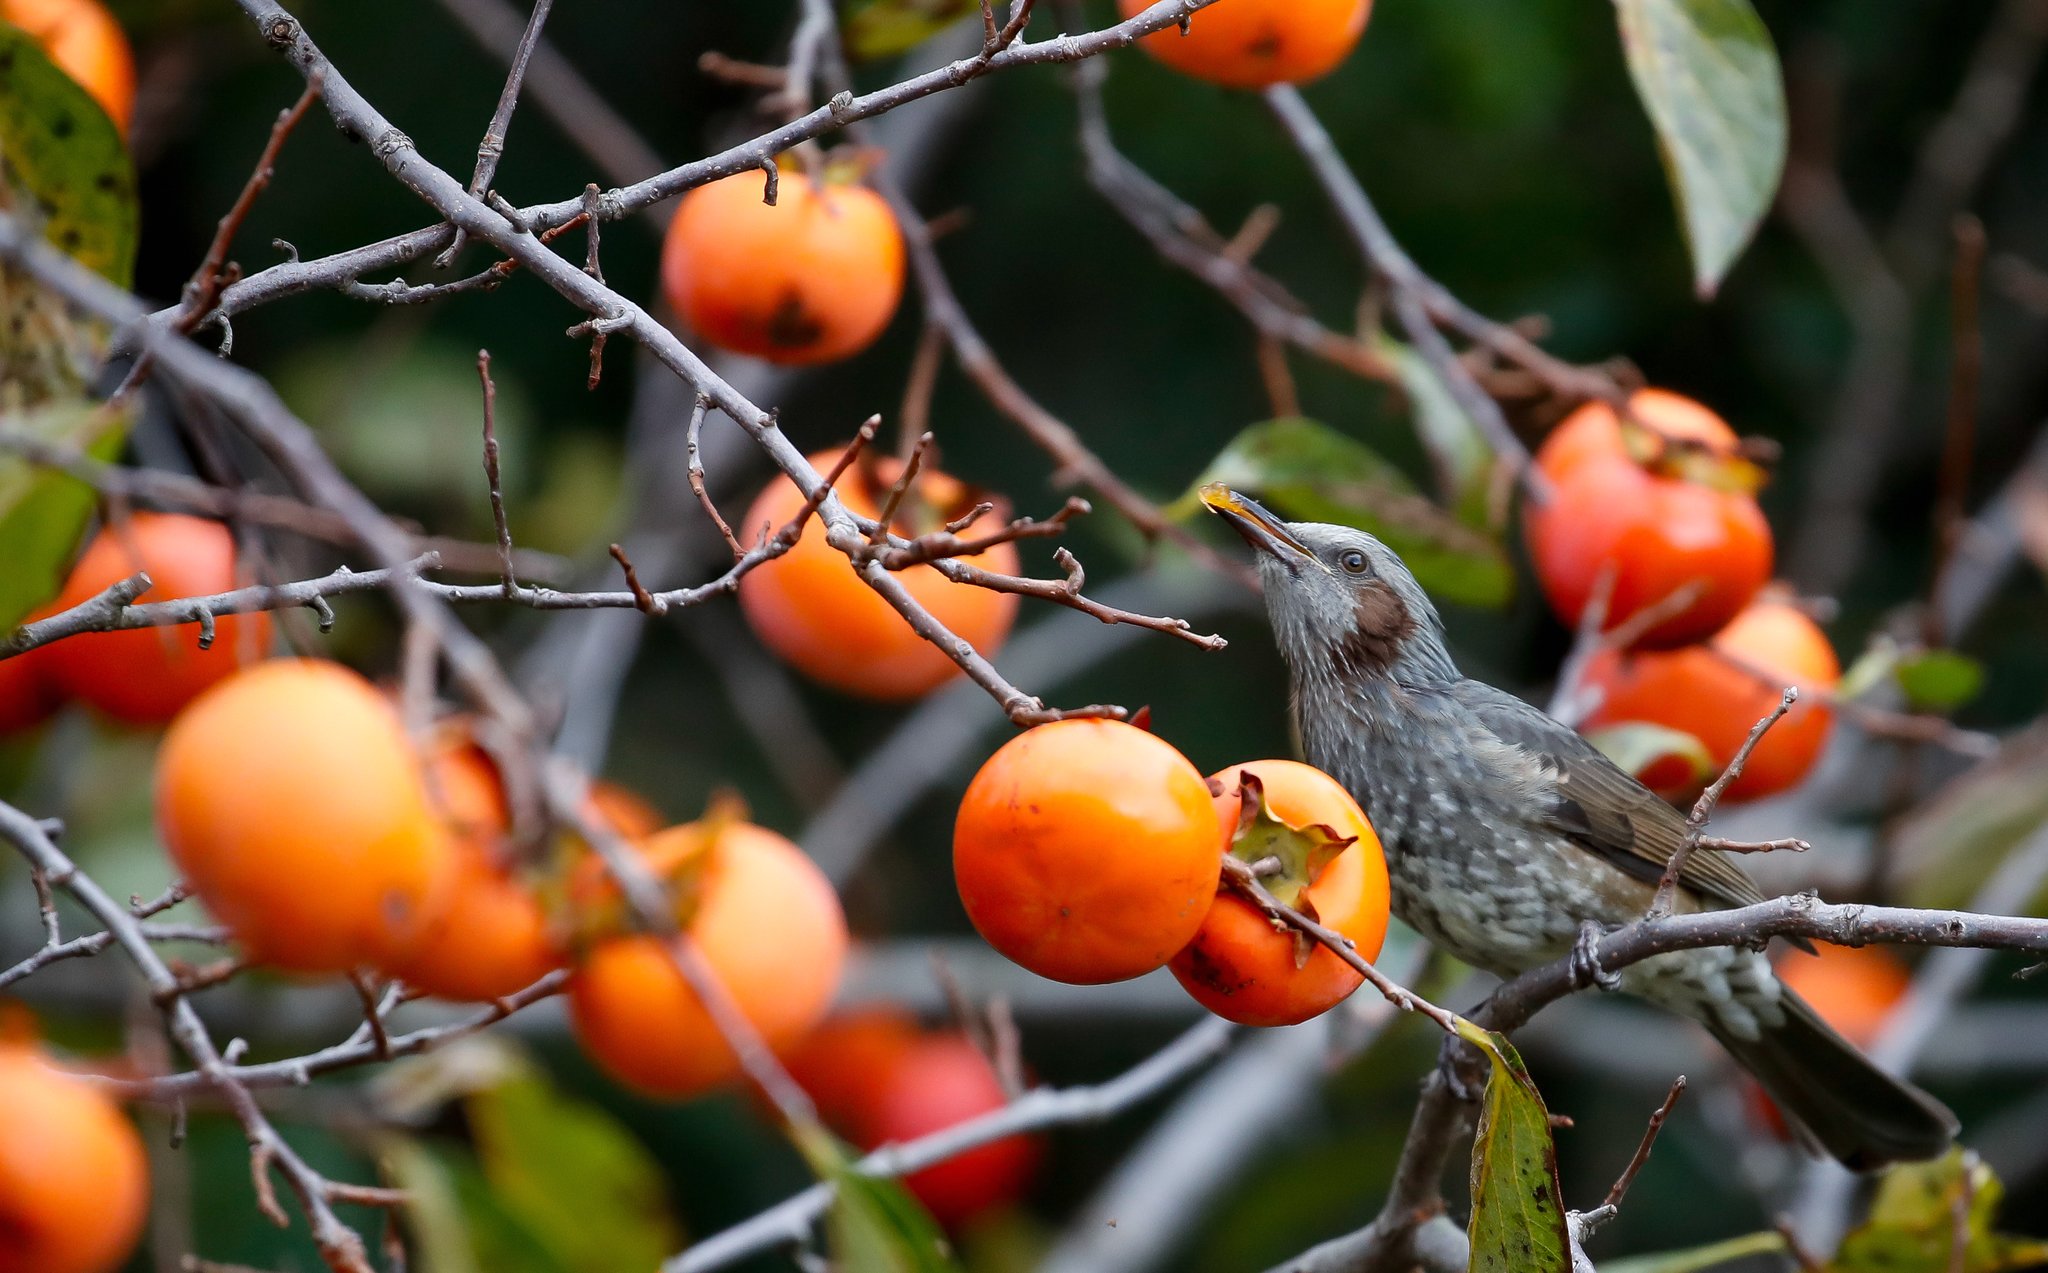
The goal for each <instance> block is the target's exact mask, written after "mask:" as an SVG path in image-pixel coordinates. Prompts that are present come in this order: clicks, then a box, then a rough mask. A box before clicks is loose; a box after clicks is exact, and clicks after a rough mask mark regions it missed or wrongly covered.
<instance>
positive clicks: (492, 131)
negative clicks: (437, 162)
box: [434, 0, 555, 270]
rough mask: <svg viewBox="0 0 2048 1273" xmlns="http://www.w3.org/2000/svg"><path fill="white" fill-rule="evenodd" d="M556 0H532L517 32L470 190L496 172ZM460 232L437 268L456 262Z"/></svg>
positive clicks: (481, 188)
mask: <svg viewBox="0 0 2048 1273" xmlns="http://www.w3.org/2000/svg"><path fill="white" fill-rule="evenodd" d="M554 3H555V0H533V12H532V14H531V15H529V16H528V17H527V19H526V30H525V31H524V32H522V33H521V34H520V36H519V46H518V48H516V49H515V50H513V53H512V66H511V69H510V71H509V72H508V73H507V74H506V76H505V87H504V88H502V89H500V90H499V91H498V105H497V109H495V110H493V111H492V112H491V122H490V123H489V124H488V125H487V126H486V127H485V128H484V137H483V140H482V141H480V142H478V143H477V147H476V169H475V171H474V172H473V173H472V174H471V175H470V178H469V192H470V193H471V194H482V193H483V192H484V191H485V190H488V189H490V185H491V178H492V177H495V176H496V175H497V173H498V160H499V159H500V158H501V157H502V156H503V155H504V153H505V139H506V136H507V135H508V134H509V133H510V132H511V131H512V112H513V110H514V109H515V108H516V107H517V106H518V105H519V90H520V88H521V86H522V85H524V84H525V82H526V66H527V63H528V62H530V61H532V60H533V50H534V46H536V45H538V44H539V43H540V29H541V27H542V25H543V24H545V23H546V22H547V20H548V10H549V9H551V8H553V7H554ZM463 242H464V239H463V234H462V231H461V230H459V229H458V230H457V231H456V232H455V240H454V242H452V243H450V244H449V245H448V247H447V250H446V251H444V252H442V253H441V255H440V256H438V257H436V258H435V259H434V267H435V268H436V269H442V270H445V269H447V268H448V267H449V266H451V265H453V264H455V258H456V256H457V255H459V254H460V253H461V251H462V246H463Z"/></svg>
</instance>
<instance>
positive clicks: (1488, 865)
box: [1202, 483, 1958, 1171]
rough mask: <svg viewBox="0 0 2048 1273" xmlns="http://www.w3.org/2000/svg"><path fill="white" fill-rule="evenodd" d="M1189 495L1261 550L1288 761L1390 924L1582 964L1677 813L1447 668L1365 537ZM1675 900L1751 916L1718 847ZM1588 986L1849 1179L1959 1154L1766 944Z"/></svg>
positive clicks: (1230, 495) (1521, 705)
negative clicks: (1364, 865)
mask: <svg viewBox="0 0 2048 1273" xmlns="http://www.w3.org/2000/svg"><path fill="white" fill-rule="evenodd" d="M1202 499H1203V502H1204V503H1205V504H1206V505H1207V506H1208V508H1209V509H1210V511H1211V512H1213V513H1215V514H1217V515H1218V516H1220V517H1221V518H1222V519H1223V520H1224V521H1226V522H1228V523H1229V524H1230V526H1231V527H1232V528H1233V529H1235V530H1236V531H1237V532H1238V534H1239V535H1241V536H1242V537H1243V538H1244V540H1245V541H1246V542H1247V543H1248V544H1250V545H1251V547H1252V548H1253V549H1254V555H1255V557H1256V559H1257V569H1258V574H1259V579H1260V582H1261V584H1262V585H1263V591H1264V594H1265V602H1266V610H1267V616H1268V618H1269V619H1270V621H1271V624H1272V628H1273V634H1274V639H1275V642H1276V643H1277V644H1278V646H1279V649H1280V654H1281V657H1282V659H1283V660H1284V661H1285V663H1286V664H1287V667H1288V671H1289V682H1290V685H1289V702H1290V710H1291V713H1292V716H1293V720H1294V725H1295V727H1296V730H1297V733H1298V737H1299V739H1300V744H1301V749H1302V752H1303V754H1304V756H1305V758H1306V759H1307V760H1308V762H1309V763H1310V764H1312V765H1314V766H1315V767H1317V768H1318V769H1321V770H1323V771H1324V772H1325V773H1328V774H1329V775H1330V776H1331V777H1333V778H1335V779H1336V780H1337V781H1338V782H1339V783H1340V784H1341V785H1343V787H1344V788H1345V789H1346V790H1348V791H1349V792H1350V793H1351V795H1352V797H1353V798H1354V799H1356V800H1357V801H1358V803H1359V805H1360V807H1362V808H1363V809H1364V811H1365V813H1366V816H1367V818H1368V819H1369V820H1370V821H1371V823H1372V826H1373V829H1374V831H1375V832H1376V833H1377V834H1378V836H1379V839H1380V843H1381V845H1382V847H1383V848H1384V850H1385V852H1386V858H1387V872H1388V876H1389V880H1390V883H1391V902H1392V908H1393V912H1394V914H1395V915H1396V916H1397V917H1399V918H1400V919H1401V921H1402V922H1404V923H1406V924H1407V925H1408V926H1409V927H1411V928H1413V929H1415V930H1416V931H1417V932H1418V933H1420V934H1421V935H1422V936H1423V937H1425V938H1427V939H1428V940H1429V941H1431V942H1432V943H1434V944H1435V945H1436V946H1438V947H1439V948H1441V949H1443V950H1445V951H1447V952H1449V953H1450V954H1451V955H1453V956H1455V957H1457V958H1458V959H1461V960H1463V961H1464V962H1466V963H1468V964H1471V965H1473V966H1475V967H1477V968H1481V969H1483V970H1485V971H1487V972H1490V973H1492V974H1494V975H1496V976H1498V977H1501V978H1503V979H1509V978H1512V977H1514V976H1516V975H1517V974H1519V973H1522V972H1526V971H1528V970H1529V969H1531V968H1536V967H1540V966H1542V965H1545V964H1549V963H1553V962H1555V961H1556V960H1558V959H1560V958H1568V957H1574V956H1575V955H1576V957H1578V958H1580V959H1584V958H1586V957H1588V954H1589V948H1588V947H1587V946H1585V945H1583V944H1582V938H1583V937H1584V935H1585V934H1587V933H1595V934H1597V933H1599V932H1604V931H1606V930H1608V929H1611V928H1614V927H1618V926H1620V925H1622V924H1625V923H1627V922H1629V921H1631V920H1635V919H1640V918H1641V917H1642V916H1643V915H1644V913H1645V912H1646V911H1648V910H1649V908H1650V906H1651V903H1652V901H1653V899H1654V897H1655V894H1656V891H1657V883H1658V881H1659V880H1660V879H1661V878H1662V876H1663V873H1664V871H1665V868H1666V866H1667V865H1668V863H1669V861H1670V859H1671V856H1672V854H1673V853H1674V852H1675V851H1676V850H1677V848H1678V847H1679V845H1680V844H1681V843H1682V842H1683V841H1684V839H1685V837H1686V835H1687V833H1688V828H1687V825H1686V822H1685V819H1684V818H1683V817H1682V816H1680V814H1679V813H1678V811H1677V810H1676V809H1674V808H1672V806H1671V805H1669V804H1667V803H1666V802H1665V801H1664V800H1662V799H1660V798H1659V797H1658V796H1657V795H1656V794H1655V793H1654V792H1652V791H1650V789H1649V788H1647V787H1645V786H1643V785H1642V784H1641V783H1640V782H1638V781H1636V779H1635V778H1634V777H1633V776H1632V775H1630V774H1629V773H1628V772H1626V771H1625V770H1623V769H1621V768H1620V767H1619V766H1617V765H1615V764H1614V763H1613V762H1612V761H1610V760H1609V759H1608V758H1607V757H1606V756H1604V755H1602V754H1601V752H1600V751H1599V749H1598V748H1596V747H1594V746H1593V745H1592V744H1591V743H1589V742H1588V741H1587V740H1586V739H1585V738H1584V737H1582V736H1581V735H1580V734H1579V733H1578V732H1577V731H1575V730H1573V729H1571V728H1570V727H1568V726H1566V725H1564V724H1563V723H1561V722H1559V721H1557V720H1556V719H1554V718H1552V717H1551V716H1549V715H1547V714H1545V713H1544V712H1543V711H1542V710H1540V709H1539V708H1537V707H1535V706H1532V705H1531V704H1529V703H1527V702H1524V701H1523V700H1521V699H1519V698H1517V697H1515V696H1514V695H1512V694H1509V693H1507V692H1506V691H1504V690H1500V689H1497V688H1495V687H1494V686H1491V685H1488V684H1486V683H1485V682H1482V681H1476V680H1472V679H1470V678H1468V677H1466V676H1464V675H1463V674H1462V673H1460V672H1459V670H1458V666H1457V663H1456V662H1455V661H1454V660H1453V659H1452V657H1451V652H1450V650H1449V648H1448V647H1447V645H1446V643H1445V635H1444V625H1443V620H1442V618H1441V617H1440V616H1439V615H1438V614H1437V611H1436V607H1435V606H1434V605H1432V604H1431V602H1430V599H1429V596H1428V594H1427V593H1425V592H1424V591H1423V589H1422V587H1421V585H1420V584H1418V583H1417V582H1416V580H1415V576H1414V575H1413V574H1411V573H1410V572H1409V570H1408V568H1407V566H1406V565H1405V564H1404V563H1403V562H1402V561H1401V558H1400V557H1399V556H1398V555H1397V554H1396V553H1395V552H1393V551H1392V550H1391V549H1389V548H1388V547H1387V546H1386V545H1385V544H1383V543H1382V542H1380V541H1379V540H1378V539H1377V538H1375V537H1374V536H1372V535H1370V534H1368V533H1366V532H1365V531H1362V530H1358V529H1354V528H1352V527H1349V526H1335V525H1327V524H1322V523H1311V522H1286V521H1282V520H1281V519H1280V518H1278V517H1276V516H1274V515H1273V514H1272V513H1271V512H1269V511H1267V510H1266V509H1265V508H1263V507H1261V506H1260V505H1259V504H1258V503H1257V502H1256V501H1254V500H1252V499H1249V498H1247V497H1246V496H1244V495H1241V494H1239V493H1238V492H1236V491H1234V490H1231V489H1230V488H1229V487H1227V486H1224V485H1221V484H1215V483H1212V484H1210V485H1209V486H1207V487H1204V488H1203V491H1202ZM1678 885H1679V887H1678V889H1677V893H1676V896H1675V899H1674V909H1675V910H1676V911H1677V912H1678V913H1687V912H1693V911H1701V910H1719V909H1725V908H1729V907H1737V906H1744V905H1749V904H1751V903H1755V902H1760V901H1763V900H1764V898H1763V895H1762V893H1760V892H1759V891H1758V889H1757V887H1756V885H1755V883H1754V882H1752V881H1751V880H1750V878H1749V876H1748V875H1747V874H1746V873H1745V872H1744V871H1743V870H1742V869H1741V868H1740V867H1739V866H1737V865H1736V864H1735V863H1734V861H1733V860H1732V859H1731V858H1729V857H1728V856H1727V855H1725V854H1723V853H1720V852H1717V851H1713V850H1706V849H1702V850H1698V851H1696V852H1694V853H1692V854H1691V856H1690V857H1689V858H1688V859H1687V860H1686V862H1685V865H1684V869H1683V871H1682V873H1681V875H1680V877H1679V881H1678ZM1588 925H1593V926H1597V927H1595V928H1589V927H1588ZM1590 971H1592V972H1594V973H1596V974H1597V975H1598V977H1599V980H1600V981H1601V983H1602V984H1603V985H1606V986H1609V987H1610V988H1618V989H1620V990H1622V991H1624V992H1626V993H1629V994H1632V995H1635V996H1638V997H1640V998H1642V999H1646V1000H1648V1001H1650V1002H1651V1003H1654V1004H1656V1005H1658V1006H1660V1007H1662V1008H1665V1009H1668V1010H1670V1011H1673V1012H1676V1013H1678V1014H1679V1015H1681V1016H1684V1017H1689V1018H1691V1019H1692V1020H1694V1021H1697V1022H1699V1023H1700V1024H1701V1025H1703V1026H1705V1027H1706V1028H1707V1030H1708V1031H1709V1032H1710V1033H1711V1034H1712V1035H1713V1036H1714V1038H1715V1039H1717V1040H1718V1041H1719V1042H1720V1044H1721V1046H1722V1047H1723V1048H1725V1049H1726V1050H1727V1051H1728V1053H1729V1055H1730V1056H1732V1057H1733V1058H1734V1059H1735V1061H1736V1062H1737V1063H1738V1064H1739V1065H1741V1066H1742V1068H1743V1069H1745V1070H1747V1071H1748V1072H1749V1073H1750V1074H1751V1075H1753V1076H1754V1077H1755V1078H1756V1079H1757V1080H1758V1082H1759V1083H1760V1084H1761V1085H1762V1087H1763V1089H1764V1091H1765V1092H1767V1093H1769V1095H1770V1096H1771V1098H1772V1099H1773V1100H1774V1101H1776V1102H1777V1104H1778V1106H1779V1107H1780V1109H1782V1110H1783V1111H1784V1112H1785V1113H1787V1114H1788V1115H1790V1116H1791V1118H1792V1119H1793V1120H1795V1121H1796V1122H1797V1123H1798V1124H1799V1125H1800V1126H1801V1127H1802V1128H1803V1129H1804V1131H1805V1132H1806V1133H1807V1136H1808V1137H1809V1138H1810V1140H1809V1143H1814V1142H1817V1143H1818V1146H1819V1147H1820V1148H1821V1149H1823V1150H1825V1151H1826V1152H1827V1153H1828V1154H1830V1155H1832V1156H1833V1157H1834V1158H1836V1159H1837V1160H1839V1161H1840V1162H1841V1163H1842V1164H1843V1165H1845V1166H1847V1167H1849V1168H1851V1169H1852V1170H1857V1171H1868V1170H1873V1169H1876V1168H1878V1167H1882V1166H1884V1165H1886V1164H1888V1163H1893V1162H1901V1161H1914V1160H1920V1159H1927V1158H1934V1157H1938V1156H1939V1155H1941V1154H1942V1153H1944V1152H1946V1151H1947V1149H1948V1147H1949V1145H1950V1144H1951V1143H1952V1141H1953V1140H1954V1138H1955V1135H1956V1133H1957V1131H1958V1124H1957V1122H1956V1118H1955V1115H1954V1114H1952V1113H1950V1112H1949V1110H1948V1109H1947V1107H1946V1106H1944V1105H1942V1104H1941V1102H1940V1101H1938V1100H1936V1099H1935V1098H1934V1097H1933V1096H1930V1095H1929V1094H1927V1093H1926V1092H1924V1091H1921V1090H1920V1089H1919V1088H1917V1087H1915V1086H1913V1085H1912V1084H1910V1083H1907V1082H1905V1081H1903V1080H1901V1079H1898V1078H1895V1077H1893V1076H1891V1075H1889V1074H1887V1073H1885V1072H1884V1071H1883V1070H1881V1069H1879V1068H1878V1067H1877V1065H1876V1064H1875V1063H1873V1062H1872V1061H1871V1060H1870V1059H1869V1058H1868V1057H1866V1056H1864V1055H1863V1053H1861V1052H1860V1051H1858V1050H1857V1048H1856V1047H1855V1045H1854V1044H1852V1043H1850V1042H1849V1041H1848V1040H1846V1039H1844V1038H1843V1037H1842V1036H1841V1035H1840V1034H1838V1033H1836V1032H1835V1031H1834V1030H1833V1029H1832V1028H1831V1027H1830V1026H1828V1024H1827V1023H1826V1022H1824V1021H1823V1020H1821V1018H1820V1016H1819V1015H1818V1014H1817V1013H1816V1012H1815V1011H1814V1010H1813V1008H1812V1007H1811V1006H1810V1005H1809V1004H1807V1003H1806V1002H1805V1001H1804V1000H1802V999H1801V998H1800V997H1799V996H1798V995H1797V994H1795V993H1794V992H1793V991H1792V990H1791V989H1790V988H1789V987H1787V986H1785V985H1784V984H1783V983H1782V982H1781V981H1780V980H1779V979H1778V977H1777V975H1776V973H1775V972H1774V971H1773V969H1772V966H1771V963H1770V960H1769V958H1768V957H1767V956H1766V955H1765V954H1764V952H1762V951H1761V950H1754V949H1748V948H1744V947H1735V946H1713V947H1703V948H1699V949H1694V950H1683V951H1673V952H1668V953H1665V954H1661V955H1657V956H1653V957H1652V958H1649V959H1645V960H1643V961H1641V962H1639V963H1635V964H1631V965H1629V966H1627V967H1625V968H1622V969H1620V970H1619V971H1618V974H1605V973H1599V971H1598V969H1597V965H1594V967H1593V968H1592V969H1591V970H1590Z"/></svg>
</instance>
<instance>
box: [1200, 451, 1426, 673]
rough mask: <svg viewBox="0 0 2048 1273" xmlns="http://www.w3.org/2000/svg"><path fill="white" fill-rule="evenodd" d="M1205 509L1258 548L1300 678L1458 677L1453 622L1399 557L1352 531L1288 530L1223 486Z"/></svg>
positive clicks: (1278, 627)
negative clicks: (1449, 634)
mask: <svg viewBox="0 0 2048 1273" xmlns="http://www.w3.org/2000/svg"><path fill="white" fill-rule="evenodd" d="M1202 502H1203V503H1204V504H1206V505H1208V507H1209V511H1210V512H1212V513H1215V514H1216V515H1217V516H1219V517H1221V518H1222V519H1223V520H1224V521H1226V522H1229V523H1230V525H1231V527H1232V529H1234V530H1236V531H1237V533H1238V534H1240V535H1242V536H1244V539H1245V542H1246V543H1248V544H1250V545H1251V546H1252V548H1253V550H1254V553H1255V555H1256V557H1257V559H1258V570H1259V579H1260V581H1261V582H1262V583H1263V584H1264V587H1265V593H1266V612H1267V614H1268V616H1269V617H1270V618H1271V619H1272V623H1273V635H1274V637H1275V638H1276V639H1277V640H1278V642H1279V645H1280V652H1281V654H1282V655H1284V656H1285V657H1286V659H1287V661H1288V663H1289V664H1290V665H1291V666H1292V667H1293V668H1294V670H1295V673H1296V675H1297V676H1312V675H1316V674H1327V675H1331V676H1334V677H1336V678H1337V679H1339V680H1340V681H1343V682H1346V683H1351V684H1356V683H1358V682H1360V681H1363V680H1371V679H1375V678H1384V679H1389V680H1394V681H1400V682H1404V683H1409V684H1426V683H1430V682H1433V681H1438V680H1446V679H1455V678H1456V677H1457V675H1458V671H1457V668H1456V666H1455V665H1454V664H1453V663H1452V662H1451V657H1450V654H1449V652H1448V651H1447V650H1446V649H1445V648H1444V641H1443V621H1442V620H1441V619H1440V618H1438V617H1437V612H1436V607H1435V606H1434V605H1432V604H1430V600H1429V595H1428V594H1427V593H1425V592H1423V590H1422V585H1420V584H1418V583H1416V582H1415V576H1414V575H1412V574H1410V573H1409V571H1408V567H1407V566H1406V565H1405V564H1404V563H1403V562H1402V561H1401V558H1400V557H1399V556H1398V555H1397V554H1396V553H1395V552H1394V550H1393V549H1391V548H1389V547H1387V546H1386V545H1385V544H1383V543H1381V542H1380V541H1379V540H1378V539H1375V538H1374V537H1373V536H1371V535H1369V534H1367V533H1366V532H1364V531H1362V530H1357V529H1354V528H1352V527H1350V526H1332V525H1328V524H1325V523H1321V522H1283V521H1281V520H1280V519H1279V518H1278V517H1275V516H1274V515H1273V514H1272V513H1270V512H1268V511H1267V510H1266V509H1264V508H1262V507H1260V506H1259V504H1258V503H1257V502H1256V501H1255V500H1252V499H1249V498H1247V497H1246V496H1243V495H1240V494H1238V493H1237V492H1236V491H1233V490H1231V489H1230V488H1229V487H1227V486H1225V485H1223V484H1222V483H1220V482H1217V483H1212V484H1210V485H1209V486H1205V487H1203V488H1202Z"/></svg>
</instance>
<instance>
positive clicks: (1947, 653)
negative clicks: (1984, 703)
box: [1896, 650, 1984, 712]
mask: <svg viewBox="0 0 2048 1273" xmlns="http://www.w3.org/2000/svg"><path fill="white" fill-rule="evenodd" d="M1896 675H1897V676H1898V678H1899V689H1900V690H1901V691H1903V692H1904V693H1905V695H1906V702H1907V703H1908V704H1909V705H1910V706H1911V707H1912V708H1913V709H1914V710H1915V711H1922V712H1949V711H1954V710H1955V709H1956V708H1958V707H1961V706H1962V705H1963V704H1965V703H1967V702H1969V701H1970V700H1971V699H1973V698H1975V697H1977V691H1978V690H1980V689H1983V688H1984V665H1983V664H1982V663H1979V662H1978V661H1977V660H1975V659H1973V658H1971V657H1970V656H1969V655H1967V654H1958V653H1956V652H1955V651H1954V650H1922V651H1920V652H1919V653H1918V654H1914V655H1911V656H1909V657H1908V658H1907V659H1906V660H1905V661H1904V662H1902V663H1900V664H1899V667H1898V672H1897V673H1896Z"/></svg>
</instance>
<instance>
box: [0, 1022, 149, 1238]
mask: <svg viewBox="0 0 2048 1273" xmlns="http://www.w3.org/2000/svg"><path fill="white" fill-rule="evenodd" d="M148 1210H149V1159H148V1156H147V1155H146V1154H145V1153H144V1152H143V1148H142V1138H141V1137H140V1136H138V1135H137V1134H136V1132H135V1127H134V1125H133V1124H131V1123H130V1122H129V1121H128V1120H127V1118H126V1117H124V1116H123V1115H122V1113H121V1111H120V1110H119V1109H118V1108H116V1107H115V1105H114V1103H113V1102H112V1101H110V1100H108V1099H107V1098H106V1096H105V1095H103V1094H102V1093H101V1092H100V1090H99V1089H98V1088H95V1087H93V1086H91V1085H90V1084H88V1083H86V1082H84V1081H83V1080H81V1079H79V1078H76V1077H74V1076H72V1075H70V1074H66V1073H64V1072H63V1071H62V1070H59V1069H56V1068H54V1067H53V1066H51V1065H50V1064H49V1062H48V1061H47V1060H46V1059H45V1058H44V1057H43V1056H42V1055H41V1053H40V1052H38V1051H37V1049H36V1048H34V1047H33V1046H31V1045H28V1044H22V1043H6V1044H0V1273H112V1270H114V1269H118V1268H120V1267H121V1266H122V1264H123V1263H125V1262H126V1260H127V1258H128V1254H129V1252H131V1251H133V1250H134V1249H135V1241H136V1239H137V1238H139V1237H140V1236H141V1235H142V1222H143V1220H144V1218H145V1217H146V1215H147V1214H148Z"/></svg>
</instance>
